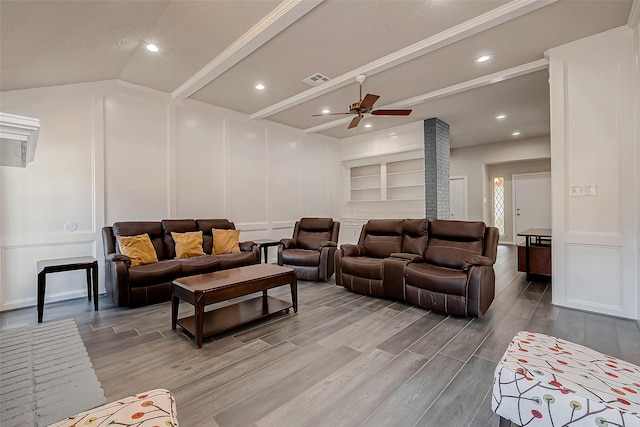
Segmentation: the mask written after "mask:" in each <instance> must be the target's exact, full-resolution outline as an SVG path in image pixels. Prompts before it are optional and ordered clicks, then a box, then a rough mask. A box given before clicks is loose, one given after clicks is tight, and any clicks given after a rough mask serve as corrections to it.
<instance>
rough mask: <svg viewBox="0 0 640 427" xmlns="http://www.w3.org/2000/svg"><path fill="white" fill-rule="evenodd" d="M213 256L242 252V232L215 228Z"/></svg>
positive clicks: (213, 230) (213, 231)
mask: <svg viewBox="0 0 640 427" xmlns="http://www.w3.org/2000/svg"><path fill="white" fill-rule="evenodd" d="M211 232H212V233H213V251H212V252H213V255H221V254H232V253H235V252H240V245H239V241H240V230H219V229H217V228H214V229H212V230H211Z"/></svg>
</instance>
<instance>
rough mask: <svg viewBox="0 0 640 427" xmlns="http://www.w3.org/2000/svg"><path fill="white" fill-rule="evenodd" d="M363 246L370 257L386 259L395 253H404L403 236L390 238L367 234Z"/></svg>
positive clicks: (391, 236) (398, 235)
mask: <svg viewBox="0 0 640 427" xmlns="http://www.w3.org/2000/svg"><path fill="white" fill-rule="evenodd" d="M363 246H364V249H365V250H366V251H367V255H368V256H371V257H375V258H386V257H388V256H389V255H391V254H392V253H393V252H402V234H397V235H390V236H389V235H376V234H367V235H366V236H365V238H364V245H363Z"/></svg>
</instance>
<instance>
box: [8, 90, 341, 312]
mask: <svg viewBox="0 0 640 427" xmlns="http://www.w3.org/2000/svg"><path fill="white" fill-rule="evenodd" d="M0 109H1V110H2V111H3V112H7V113H14V114H21V115H26V116H32V117H36V118H39V119H40V121H41V131H40V137H39V139H38V148H37V152H36V156H35V159H34V161H33V162H32V163H30V164H29V165H28V166H27V168H10V167H1V168H0V201H1V202H2V204H1V206H0V310H7V309H12V308H18V307H24V306H31V305H35V302H36V262H37V261H38V260H41V259H49V258H61V257H68V256H81V255H93V256H95V257H97V258H98V259H99V260H102V257H103V255H102V242H101V228H102V226H103V225H105V224H112V223H113V222H115V221H124V220H160V219H163V218H229V219H230V220H232V221H234V222H235V223H236V227H237V228H240V229H241V230H243V231H242V232H241V239H242V240H250V239H257V238H265V237H272V238H281V237H290V236H291V233H292V228H293V224H294V222H295V221H296V220H297V219H298V218H300V217H301V216H331V217H336V218H337V217H339V216H340V210H341V208H342V197H343V196H342V193H341V189H342V168H341V166H340V163H339V154H338V153H339V146H338V142H337V140H335V139H333V138H328V137H324V136H320V135H305V134H303V133H302V132H301V131H299V130H296V129H292V128H288V127H285V126H282V125H278V124H275V123H272V122H269V121H258V122H256V121H252V120H249V119H248V117H247V116H245V115H244V114H240V113H236V112H232V111H228V110H224V109H221V108H217V107H213V106H209V105H206V104H203V103H200V102H197V101H184V102H178V101H174V100H172V99H171V97H170V95H169V94H166V93H162V92H157V91H152V90H148V89H145V88H141V87H139V86H135V85H130V84H125V83H122V82H116V81H110V82H100V83H90V84H80V85H69V86H59V87H52V88H43V89H29V90H21V91H11V92H3V93H2V105H1V106H0ZM70 221H72V222H75V223H77V224H78V230H77V231H75V232H72V233H69V232H65V231H64V228H63V227H64V224H65V223H66V222H70ZM100 270H101V271H100V272H101V274H100V276H101V283H100V289H101V292H102V291H104V285H103V283H102V277H103V271H104V270H103V268H102V265H101V269H100ZM85 283H86V282H85V275H84V272H83V271H78V272H67V273H59V274H53V275H48V276H47V293H46V295H47V302H49V301H55V300H63V299H68V298H76V297H86V285H85ZM34 316H35V311H34ZM45 316H46V313H45Z"/></svg>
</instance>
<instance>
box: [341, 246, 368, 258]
mask: <svg viewBox="0 0 640 427" xmlns="http://www.w3.org/2000/svg"><path fill="white" fill-rule="evenodd" d="M340 252H341V253H342V256H365V255H366V254H367V251H366V249H365V248H364V246H360V245H350V244H346V245H342V246H340Z"/></svg>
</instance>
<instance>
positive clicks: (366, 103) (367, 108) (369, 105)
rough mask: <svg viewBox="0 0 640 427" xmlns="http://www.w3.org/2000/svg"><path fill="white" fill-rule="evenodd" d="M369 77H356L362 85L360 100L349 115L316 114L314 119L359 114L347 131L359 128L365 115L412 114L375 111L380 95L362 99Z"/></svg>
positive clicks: (367, 96) (409, 112)
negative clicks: (364, 83) (374, 106)
mask: <svg viewBox="0 0 640 427" xmlns="http://www.w3.org/2000/svg"><path fill="white" fill-rule="evenodd" d="M366 78H367V76H365V75H364V74H358V75H357V76H356V81H357V82H358V83H359V84H360V100H359V101H357V102H354V103H353V104H351V105H350V106H349V112H347V113H328V114H314V115H313V117H317V116H335V115H343V114H357V115H358V116H357V117H354V118H353V120H351V123H349V126H348V127H347V129H352V128H354V127H357V126H358V124H359V123H360V120H362V117H363V115H364V114H371V115H373V116H408V115H409V114H411V111H412V110H374V109H373V104H375V102H376V101H377V100H378V98H380V95H373V94H370V93H368V94H366V95H365V96H364V98H362V83H363V82H364V79H366Z"/></svg>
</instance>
